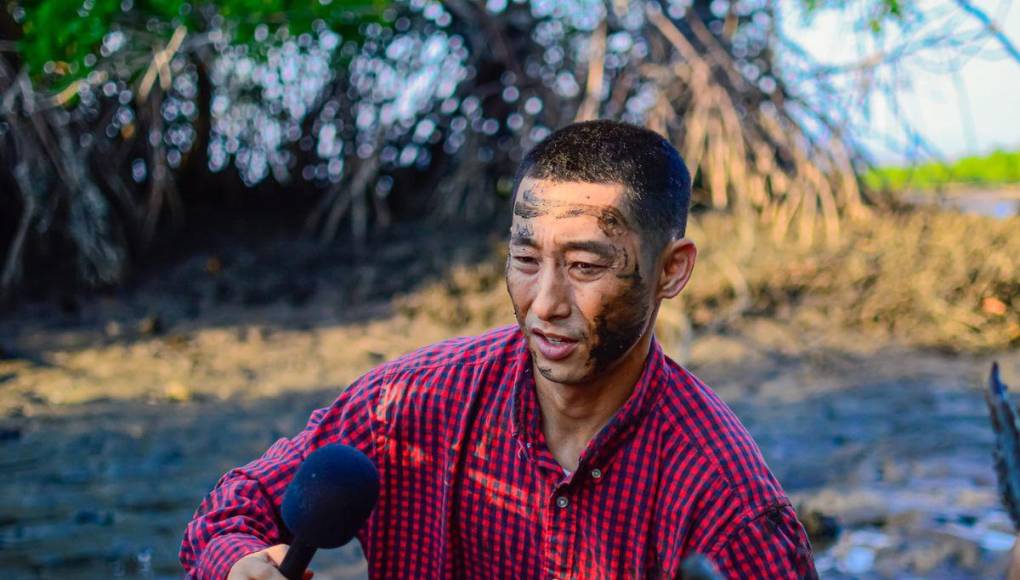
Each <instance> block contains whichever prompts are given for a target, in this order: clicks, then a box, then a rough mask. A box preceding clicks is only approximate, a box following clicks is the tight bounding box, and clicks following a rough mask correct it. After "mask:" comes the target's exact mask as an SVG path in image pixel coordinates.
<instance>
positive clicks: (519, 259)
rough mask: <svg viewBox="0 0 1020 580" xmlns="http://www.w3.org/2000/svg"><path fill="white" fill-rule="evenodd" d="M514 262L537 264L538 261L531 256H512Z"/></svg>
mask: <svg viewBox="0 0 1020 580" xmlns="http://www.w3.org/2000/svg"><path fill="white" fill-rule="evenodd" d="M514 262H517V263H518V264H537V263H538V260H536V259H535V258H532V257H531V256H514Z"/></svg>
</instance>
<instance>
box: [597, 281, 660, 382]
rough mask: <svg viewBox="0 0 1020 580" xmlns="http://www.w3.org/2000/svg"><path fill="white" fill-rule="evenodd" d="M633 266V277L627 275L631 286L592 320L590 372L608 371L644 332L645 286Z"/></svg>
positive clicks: (608, 302) (645, 322)
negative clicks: (592, 341) (592, 335)
mask: <svg viewBox="0 0 1020 580" xmlns="http://www.w3.org/2000/svg"><path fill="white" fill-rule="evenodd" d="M636 266H637V265H636V264H635V268H634V272H633V274H630V275H628V277H629V278H630V279H631V280H632V281H631V283H630V284H629V285H628V286H627V287H626V289H624V290H623V292H621V293H620V294H618V295H617V296H615V297H613V298H610V299H609V300H608V301H606V302H605V304H603V308H602V314H599V315H598V316H596V317H595V331H594V337H595V346H594V347H592V349H591V355H590V362H591V370H592V372H593V373H599V372H603V371H605V370H607V369H608V368H610V367H611V366H612V365H613V363H615V362H616V361H618V360H619V359H620V357H621V356H623V353H625V352H627V350H628V349H629V348H631V347H632V346H634V344H635V343H636V342H637V341H638V339H639V338H641V334H642V333H643V332H644V330H645V325H646V324H647V322H648V310H649V306H648V301H647V284H645V281H644V279H643V278H641V275H640V272H639V271H638V269H637V267H636ZM621 277H623V276H621Z"/></svg>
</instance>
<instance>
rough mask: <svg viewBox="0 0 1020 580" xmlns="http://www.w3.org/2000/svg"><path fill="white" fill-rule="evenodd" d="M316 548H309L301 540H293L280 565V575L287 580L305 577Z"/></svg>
mask: <svg viewBox="0 0 1020 580" xmlns="http://www.w3.org/2000/svg"><path fill="white" fill-rule="evenodd" d="M315 550H316V548H315V547H313V546H309V545H308V544H306V543H304V542H302V541H301V540H299V539H297V538H294V542H293V543H291V545H290V548H289V549H288V550H287V555H286V556H284V558H283V562H282V563H281V564H280V573H281V574H283V575H284V576H286V577H287V580H301V579H302V578H303V577H304V575H305V570H306V569H307V568H308V564H309V563H311V561H312V556H314V555H315Z"/></svg>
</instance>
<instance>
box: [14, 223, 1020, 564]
mask: <svg viewBox="0 0 1020 580" xmlns="http://www.w3.org/2000/svg"><path fill="white" fill-rule="evenodd" d="M465 236H466V237H465V239H456V237H455V236H449V235H446V236H442V237H437V236H430V235H428V234H424V233H418V234H413V233H409V232H399V231H397V232H394V233H393V234H392V239H390V240H383V241H381V242H379V243H377V244H373V245H372V247H373V248H374V249H372V250H365V251H363V252H356V251H353V250H346V249H336V248H334V249H323V248H319V247H315V246H312V245H309V244H307V243H305V242H291V241H281V240H277V241H275V242H273V241H269V242H265V243H263V244H261V245H245V246H240V247H239V246H237V245H236V244H235V245H225V246H221V247H219V248H217V249H214V250H206V251H201V252H197V253H189V254H188V255H186V256H182V257H180V258H179V259H177V260H175V261H173V262H171V263H170V265H169V266H163V267H161V268H159V269H158V271H157V272H155V273H152V274H147V275H145V276H143V277H141V278H140V279H141V280H142V281H141V282H139V283H138V284H137V285H136V286H135V287H133V288H131V289H129V290H125V291H120V292H118V293H116V294H110V295H96V296H92V297H87V298H80V299H77V300H65V301H63V304H59V303H54V302H52V301H51V302H48V303H39V304H26V305H23V306H22V307H20V308H19V309H18V310H17V311H15V312H13V313H8V314H7V315H5V316H4V318H2V319H0V349H2V352H0V472H2V473H3V474H4V476H3V477H2V478H0V571H2V576H3V577H4V578H109V577H111V576H113V577H143V578H164V577H167V578H169V577H178V576H180V573H181V571H180V568H179V566H178V563H177V549H178V546H179V543H180V538H181V533H182V531H183V528H184V525H185V523H186V522H187V521H188V520H189V519H190V517H191V515H192V513H193V511H194V509H195V507H196V506H197V505H198V502H199V501H200V499H201V498H202V496H203V495H204V494H205V493H206V492H207V491H208V490H209V489H210V488H211V486H212V485H213V484H214V483H215V481H216V479H217V478H218V477H219V476H220V475H221V474H222V473H223V472H224V471H226V470H227V469H229V468H230V467H233V466H235V465H239V464H242V463H244V462H246V461H248V460H250V459H251V458H253V457H255V456H257V455H258V454H260V453H261V452H262V451H263V450H264V449H265V448H266V447H267V446H268V445H269V444H270V443H271V442H272V441H274V440H275V439H276V438H278V437H282V436H288V435H291V434H293V433H295V432H297V431H298V430H299V429H300V428H301V427H302V425H303V424H304V421H305V419H306V418H307V416H308V414H309V413H310V412H311V410H312V409H314V408H316V407H320V406H324V405H327V404H328V403H329V402H330V401H331V400H332V399H333V398H334V397H335V396H336V394H337V392H338V390H339V389H341V388H342V386H343V385H345V384H347V383H348V382H349V381H350V380H351V379H353V378H354V377H356V376H357V375H358V374H360V373H361V372H363V371H364V370H365V369H367V368H370V367H371V366H372V365H375V364H378V363H379V362H381V361H383V360H386V359H389V358H391V357H393V356H396V355H397V354H400V353H402V352H406V351H408V350H410V349H412V348H414V347H416V346H419V345H423V344H427V343H430V342H434V341H436V340H439V339H441V338H444V337H446V336H450V335H451V334H455V333H474V332H478V331H480V330H482V329H484V328H486V327H488V326H491V325H494V324H499V323H502V322H504V321H507V320H510V316H511V312H510V309H509V304H508V303H506V304H505V305H497V307H496V308H495V312H497V315H495V316H492V315H487V316H484V317H477V318H472V317H471V316H465V317H464V320H461V321H457V323H456V325H455V326H456V328H455V329H454V328H453V326H452V325H451V324H439V323H437V322H436V321H435V320H434V319H432V318H430V317H427V316H417V315H415V314H414V312H413V309H407V308H404V307H403V306H402V304H404V302H402V299H401V298H400V296H401V295H404V294H407V293H410V292H415V291H417V290H416V289H420V288H422V285H423V284H425V283H427V282H428V281H429V280H430V279H434V278H436V277H438V276H440V275H443V274H444V273H447V274H448V273H449V272H450V268H451V267H453V264H455V263H463V264H470V263H472V262H474V261H477V260H481V259H483V258H484V256H486V255H488V254H489V253H491V251H492V250H491V247H490V245H489V244H478V243H469V242H467V241H466V240H467V239H468V238H469V237H470V236H468V235H467V234H465ZM493 243H496V242H495V241H493ZM490 306H491V305H490ZM483 310H486V309H483ZM489 310H492V309H488V310H486V311H489ZM795 328H796V327H794V326H791V325H789V324H787V323H786V322H785V321H784V320H782V319H769V318H751V319H745V320H742V321H738V322H736V323H734V324H732V325H729V326H727V327H726V328H722V329H717V330H715V331H712V332H710V333H702V334H699V335H697V336H695V337H694V339H693V340H692V341H691V342H689V343H688V344H687V345H686V347H685V349H684V351H683V353H682V354H683V358H684V362H685V364H687V365H688V366H689V368H691V369H692V370H693V371H694V372H695V373H697V374H698V375H699V376H700V377H701V378H702V379H704V380H705V381H706V382H707V383H708V384H709V385H711V386H713V387H714V388H715V389H716V391H717V392H718V393H719V394H720V395H721V396H722V397H723V398H724V399H725V400H726V401H727V402H728V403H729V404H730V405H731V406H732V407H733V408H734V410H735V411H736V413H737V414H738V415H739V416H740V418H741V420H742V421H743V422H744V423H745V424H746V425H747V427H748V428H749V430H750V431H751V433H752V434H753V435H754V436H755V438H756V439H757V441H758V443H759V444H760V446H761V447H762V450H763V452H764V455H765V457H766V459H767V460H768V462H769V464H770V466H771V467H772V468H773V470H774V471H775V472H776V474H777V476H778V477H779V479H780V481H781V482H782V483H783V484H784V486H785V488H786V489H787V491H788V492H789V493H790V495H791V497H792V499H793V500H794V502H795V503H796V504H797V505H798V506H800V513H801V515H802V519H804V520H805V521H806V522H807V523H808V524H809V527H810V528H811V529H812V531H813V532H815V536H814V543H815V548H816V558H817V563H818V567H819V571H820V572H821V573H822V576H823V577H827V578H915V577H924V578H989V577H996V576H1001V574H1002V572H1003V570H1004V565H1005V557H1006V555H1007V550H1008V549H1009V548H1010V547H1011V546H1012V532H1011V530H1012V526H1011V524H1010V523H1009V521H1008V518H1007V517H1006V515H1005V512H1004V511H1003V510H1002V509H1001V508H1000V506H999V502H998V498H997V495H996V493H997V492H996V480H995V473H994V471H993V466H992V455H991V449H992V433H991V430H990V427H989V423H988V418H987V410H986V409H985V406H984V401H983V399H982V395H981V390H980V389H981V387H982V382H983V380H984V379H985V376H986V375H987V372H988V369H989V366H990V363H991V361H992V360H993V359H995V360H999V361H1000V363H1002V365H1003V377H1004V379H1005V380H1006V382H1007V383H1013V384H1014V385H1016V386H1017V387H1020V351H1014V352H1004V353H996V354H988V355H980V356H976V355H968V356H962V355H954V354H946V353H938V352H931V351H923V350H918V349H913V348H909V347H906V346H902V345H898V344H896V343H894V342H889V341H886V340H882V341H879V340H876V339H874V338H872V337H869V336H862V335H857V334H854V333H852V332H848V331H840V330H838V329H832V330H829V331H826V332H812V333H810V334H806V333H804V332H802V331H799V330H795ZM675 354H676V355H677V356H678V357H680V356H681V353H675ZM314 568H316V569H317V571H318V572H319V576H317V577H319V578H362V577H364V566H363V563H362V561H361V559H360V553H359V552H358V548H357V546H351V547H349V548H345V549H342V550H337V551H333V552H332V553H322V554H319V555H318V556H317V557H316V560H315V562H314Z"/></svg>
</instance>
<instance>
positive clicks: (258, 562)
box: [227, 544, 314, 580]
mask: <svg viewBox="0 0 1020 580" xmlns="http://www.w3.org/2000/svg"><path fill="white" fill-rule="evenodd" d="M288 548H290V546H288V545H287V544H277V545H275V546H273V547H271V548H266V549H265V550H259V551H258V552H254V553H251V554H248V555H247V556H245V557H244V558H241V559H240V560H238V561H237V563H235V564H234V565H233V567H231V568H230V574H228V575H227V580H287V579H286V578H285V577H284V575H283V574H281V573H280V570H279V567H280V563H282V562H283V558H284V556H286V555H287V549H288ZM312 576H314V573H313V572H312V571H311V570H306V571H305V577H304V580H311V577H312Z"/></svg>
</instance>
